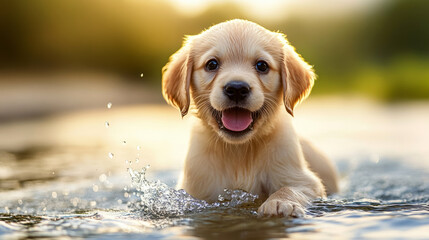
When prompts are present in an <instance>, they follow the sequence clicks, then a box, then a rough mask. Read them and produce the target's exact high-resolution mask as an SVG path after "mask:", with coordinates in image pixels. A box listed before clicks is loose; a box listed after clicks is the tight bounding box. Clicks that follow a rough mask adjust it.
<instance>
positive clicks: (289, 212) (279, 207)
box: [258, 199, 305, 217]
mask: <svg viewBox="0 0 429 240" xmlns="http://www.w3.org/2000/svg"><path fill="white" fill-rule="evenodd" d="M258 214H259V216H283V217H304V216H305V212H304V208H303V207H302V206H301V205H300V204H298V203H294V202H289V201H282V200H279V199H273V200H267V201H265V202H264V203H263V204H262V205H261V206H260V207H259V209H258Z"/></svg>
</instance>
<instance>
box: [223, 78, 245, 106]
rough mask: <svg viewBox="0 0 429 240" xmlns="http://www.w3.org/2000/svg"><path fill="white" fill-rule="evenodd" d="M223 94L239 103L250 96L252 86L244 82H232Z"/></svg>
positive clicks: (224, 89)
mask: <svg viewBox="0 0 429 240" xmlns="http://www.w3.org/2000/svg"><path fill="white" fill-rule="evenodd" d="M223 92H224V93H225V95H226V96H228V98H229V99H231V100H232V101H235V102H239V101H242V100H244V99H245V98H246V97H247V96H249V93H250V86H249V84H247V83H245V82H242V81H231V82H229V83H227V84H226V85H225V87H224V88H223Z"/></svg>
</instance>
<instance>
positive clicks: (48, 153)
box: [0, 109, 429, 239]
mask: <svg viewBox="0 0 429 240" xmlns="http://www.w3.org/2000/svg"><path fill="white" fill-rule="evenodd" d="M139 110H140V111H143V112H144V109H139ZM394 110H395V109H394ZM111 111H114V109H109V112H111ZM335 111H337V110H335ZM133 112H134V110H133V111H132V112H127V113H126V114H125V113H124V112H120V114H119V115H120V116H127V118H126V119H127V121H126V123H125V125H126V126H141V125H143V126H144V125H148V122H144V121H148V119H149V118H150V117H152V118H153V119H161V118H160V117H159V115H160V114H154V113H153V112H150V114H146V115H142V116H141V117H136V116H134V117H133V114H132V113H133ZM326 112H328V113H329V109H328V110H327V109H324V112H323V115H325V114H326ZM387 112H388V114H389V115H390V114H391V113H392V111H391V110H389V111H387ZM175 113H176V112H174V114H173V115H172V116H175V117H177V116H176V115H175ZM342 113H343V114H344V112H342ZM327 115H329V116H333V115H335V114H332V113H331V114H327ZM410 115H412V114H411V113H410ZM85 116H86V115H85ZM365 116H367V118H369V120H368V119H366V120H367V121H370V120H371V119H370V117H368V116H371V115H370V114H367V115H365ZM378 117H379V116H378ZM70 118H73V116H72V117H70V116H69V117H67V118H66V119H67V121H66V122H67V123H68V124H66V125H67V126H71V124H69V123H70V122H69V119H70ZM79 119H82V118H79ZM106 119H108V120H109V122H111V123H114V124H111V126H110V127H109V128H108V129H106V128H104V126H103V124H102V123H103V122H104V121H105V120H106ZM172 119H174V118H167V120H166V125H164V126H162V127H161V128H160V127H159V126H158V127H157V129H164V130H158V131H156V132H155V133H156V134H151V132H150V129H152V128H154V125H153V124H152V125H148V126H149V128H147V129H138V128H133V130H132V131H130V130H128V131H124V130H123V129H120V130H118V129H117V128H118V126H119V124H120V121H119V119H118V118H115V117H112V116H110V117H106V116H104V115H103V116H102V117H100V118H99V119H96V120H94V121H93V123H94V125H93V126H99V127H100V130H99V131H100V134H97V136H101V137H102V138H103V139H111V141H112V144H110V145H99V147H94V146H93V147H85V146H77V145H70V144H69V145H66V146H64V145H58V144H57V142H58V141H59V140H58V139H59V137H58V136H57V137H56V138H53V141H52V142H45V144H44V145H42V146H40V145H39V146H37V145H35V144H34V143H31V144H28V146H29V147H28V148H23V149H21V150H13V148H12V147H9V148H6V147H3V149H6V150H0V163H1V164H0V166H1V167H0V238H1V239H25V238H68V237H77V238H93V239H111V238H127V239H141V238H147V239H177V238H185V239H195V238H205V239H273V238H298V239H333V238H334V239H338V238H340V239H364V238H365V239H368V238H370V239H371V238H372V239H374V238H377V239H427V238H428V237H427V236H428V234H427V233H428V232H429V165H428V162H427V160H428V159H427V157H426V156H427V155H425V154H416V152H417V151H415V149H416V148H415V147H416V144H414V142H413V139H414V138H413V137H410V136H421V135H419V134H420V132H421V131H422V130H425V128H424V126H426V125H424V126H423V127H422V126H420V127H418V128H417V125H416V124H414V125H413V126H414V127H416V130H415V132H413V131H411V130H410V128H408V129H407V130H408V132H410V133H412V134H411V135H404V138H405V137H406V138H407V142H411V143H413V146H412V147H414V150H411V146H410V147H409V146H408V145H406V143H403V146H402V147H403V148H402V149H403V150H402V153H403V154H400V153H401V152H398V151H397V150H398V149H397V145H396V144H395V145H391V146H390V147H386V149H388V151H384V152H383V151H380V150H379V151H377V154H374V152H375V151H374V149H373V148H371V147H374V145H370V144H369V145H365V146H366V151H363V150H362V148H361V145H360V144H361V142H362V138H363V139H366V140H367V141H368V140H369V139H372V138H374V135H373V134H374V132H376V131H380V129H381V127H380V126H385V125H386V122H384V121H382V122H381V123H380V125H377V124H374V126H373V127H372V128H369V127H368V133H369V135H368V137H365V131H363V132H360V135H359V136H360V138H359V140H358V141H356V143H355V144H344V145H341V146H342V147H341V149H338V150H337V151H335V152H338V151H340V150H341V151H345V150H347V152H346V153H345V154H338V155H334V157H333V159H334V161H335V163H336V165H337V167H338V169H339V171H340V175H341V184H340V185H341V189H342V191H341V192H340V193H339V194H337V195H333V196H330V197H328V198H327V199H316V200H315V201H314V202H313V204H312V205H311V206H309V208H308V209H307V211H306V216H305V217H304V218H299V219H296V218H267V217H258V216H257V214H256V211H257V209H258V206H259V205H260V204H261V201H260V200H259V199H257V196H255V195H252V194H249V193H246V192H243V191H240V190H225V192H224V194H222V195H220V196H219V201H218V202H216V203H207V202H204V201H201V200H197V199H194V198H192V197H191V196H189V195H188V194H186V193H185V192H184V191H180V190H175V189H174V188H173V187H174V185H175V183H176V179H177V177H178V175H179V173H180V169H181V166H180V163H178V162H177V159H182V157H183V156H177V158H175V157H176V155H178V153H180V151H179V150H180V149H182V148H183V145H180V144H179V146H177V144H178V143H177V141H176V138H175V137H174V136H178V138H180V139H182V138H186V135H183V134H184V133H186V132H188V129H187V128H186V127H183V128H184V130H183V132H174V131H171V129H169V128H168V126H169V125H168V124H169V122H170V121H174V120H172ZM316 119H317V118H316ZM382 119H385V118H382ZM412 119H417V118H412ZM423 119H429V118H423ZM43 121H46V120H43ZM59 121H60V120H59V119H55V120H53V121H52V122H48V123H49V124H47V125H49V126H52V125H59V126H64V125H62V124H59V123H58V122H59ZM61 121H64V119H63V118H61ZM91 122H92V120H91ZM321 122H323V121H321ZM423 122H425V121H423ZM53 123H55V124H53ZM100 123H101V124H100ZM157 123H158V124H161V123H159V121H158V122H157ZM358 123H359V124H360V123H361V122H360V121H358ZM405 123H407V124H406V125H407V126H409V124H408V123H409V122H405ZM33 124H34V125H33ZM79 124H80V127H85V126H83V125H85V122H84V121H79ZM354 126H358V124H356V125H354ZM13 127H14V126H12V127H11V126H6V127H5V128H4V129H2V128H1V126H0V133H6V132H7V131H6V130H5V129H7V130H10V129H12V128H13ZM325 127H326V126H325ZM16 128H17V129H22V128H24V129H26V130H27V131H30V132H31V131H32V130H31V129H33V128H34V129H40V124H39V123H34V122H33V123H31V126H30V125H28V126H27V125H26V123H25V124H24V123H23V124H20V125H19V126H16ZM298 128H299V126H298ZM336 128H338V125H337V126H336ZM62 129H68V128H62ZM85 129H86V127H85ZM88 129H94V128H88ZM115 129H116V130H115ZM321 129H329V128H328V127H327V128H323V127H321ZM392 129H393V128H392ZM394 129H399V130H400V129H401V128H399V127H398V128H394ZM42 130H43V132H45V133H49V132H50V131H47V129H43V128H42ZM337 130H338V129H337ZM70 131H73V133H74V132H76V131H75V130H74V129H71V130H70ZM103 131H104V132H105V131H108V132H107V136H106V135H103V134H102V133H103ZM109 131H110V132H109ZM111 131H118V134H117V135H109V134H110V133H111ZM162 131H165V133H164V132H162ZM338 131H339V132H346V131H345V130H344V129H339V130H338ZM127 132H135V133H136V134H137V135H138V136H144V138H146V137H147V141H146V140H144V139H143V138H139V139H138V138H135V137H134V136H131V135H126V133H127ZM328 132H329V135H319V137H320V136H325V139H326V141H325V142H327V143H328V146H327V147H323V149H329V147H330V146H331V147H332V146H333V145H335V144H332V140H331V139H330V136H331V133H332V132H330V131H328ZM392 132H393V133H392V134H396V132H395V131H392ZM55 133H58V131H56V132H55ZM85 133H86V131H82V134H85ZM19 134H20V133H19V132H18V131H17V132H14V135H9V136H14V137H17V136H18V135H19ZM22 134H24V135H23V136H25V137H27V135H25V133H24V132H23V133H22ZM160 134H161V135H162V134H165V135H163V136H164V137H160V141H161V140H162V141H163V145H161V144H160V143H159V142H157V141H158V140H157V138H156V136H158V135H160ZM413 134H417V135H413ZM65 135H66V136H67V138H70V135H69V134H65ZM379 135H380V134H379V133H377V136H379ZM423 135H425V134H423ZM2 136H4V135H2ZM165 136H169V137H171V139H172V140H171V141H172V143H171V145H170V143H169V142H168V141H167V140H166V139H170V138H166V137H165ZM49 137H50V136H49V134H46V135H44V139H45V140H46V138H49ZM87 138H88V137H87ZM87 138H85V137H82V136H81V135H79V136H78V137H77V138H76V139H77V141H76V142H79V143H81V142H83V141H84V140H87ZM313 138H314V139H315V140H317V139H318V136H317V135H316V136H314V137H313ZM352 138H354V137H347V139H352ZM124 139H126V143H127V144H125V145H124V144H123V142H122V141H125V140H124ZM386 139H391V136H390V135H386ZM418 139H420V138H418ZM0 140H1V139H0ZM12 140H13V139H12ZM12 140H11V138H9V139H8V141H7V142H9V143H10V141H12ZM319 140H320V139H319ZM40 141H43V139H42V140H41V139H38V142H40ZM109 141H110V140H109ZM16 142H22V141H16ZM60 142H63V141H60ZM91 142H95V143H97V144H100V143H99V141H97V140H96V139H92V140H91ZM383 142H384V143H385V142H388V140H386V141H383ZM426 143H427V142H426ZM0 144H2V146H6V144H5V143H4V142H2V141H0ZM151 144H153V145H151ZM16 145H17V144H16V143H15V144H14V145H13V146H16ZM158 145H161V146H162V148H161V149H155V150H154V149H153V146H158ZM423 145H425V144H423ZM96 146H98V145H96ZM166 146H168V149H173V150H171V151H165V150H164V149H165V148H166ZM337 146H338V144H337ZM386 146H387V145H386ZM175 147H176V148H175ZM383 147H385V146H383ZM7 149H9V150H7ZM175 149H179V150H177V151H176V150H175ZM425 149H426V147H425V148H422V150H421V151H422V152H418V153H425V152H424V151H426V150H425ZM151 151H153V152H151ZM395 151H396V152H395ZM166 152H171V155H162V154H167V153H166ZM392 152H394V154H391V153H392ZM109 153H114V157H113V155H111V156H112V157H110V156H109ZM136 158H138V159H139V161H138V162H137V161H132V162H133V164H132V165H131V164H130V162H131V161H129V159H136ZM125 160H127V163H125ZM162 160H165V161H167V162H166V163H164V162H162ZM149 163H150V164H151V165H152V167H151V168H147V167H145V165H147V164H149ZM168 166H172V167H168Z"/></svg>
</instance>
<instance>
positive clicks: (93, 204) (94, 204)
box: [89, 201, 97, 207]
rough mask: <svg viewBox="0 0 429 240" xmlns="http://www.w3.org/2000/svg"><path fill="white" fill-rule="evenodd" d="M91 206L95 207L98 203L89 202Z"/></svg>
mask: <svg viewBox="0 0 429 240" xmlns="http://www.w3.org/2000/svg"><path fill="white" fill-rule="evenodd" d="M89 204H90V205H91V207H95V206H96V205H97V202H96V201H91V202H89Z"/></svg>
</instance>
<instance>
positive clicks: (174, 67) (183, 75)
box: [162, 41, 193, 117]
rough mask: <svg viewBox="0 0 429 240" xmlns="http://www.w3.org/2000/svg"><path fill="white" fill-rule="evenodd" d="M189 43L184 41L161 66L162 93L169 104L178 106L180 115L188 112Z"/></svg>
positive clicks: (190, 61)
mask: <svg viewBox="0 0 429 240" xmlns="http://www.w3.org/2000/svg"><path fill="white" fill-rule="evenodd" d="M190 50H191V43H190V41H185V42H184V44H183V46H182V48H181V49H179V51H177V52H176V53H175V54H173V55H171V57H170V61H169V62H168V63H167V64H166V65H165V66H164V67H163V68H162V94H163V96H164V99H165V100H166V101H167V102H168V103H169V104H171V105H173V106H175V107H177V108H179V110H180V112H181V114H182V117H184V116H185V115H186V114H187V113H188V109H189V104H190V95H189V85H190V82H191V76H192V66H193V62H192V58H191V54H190Z"/></svg>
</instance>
